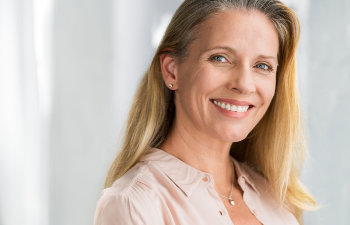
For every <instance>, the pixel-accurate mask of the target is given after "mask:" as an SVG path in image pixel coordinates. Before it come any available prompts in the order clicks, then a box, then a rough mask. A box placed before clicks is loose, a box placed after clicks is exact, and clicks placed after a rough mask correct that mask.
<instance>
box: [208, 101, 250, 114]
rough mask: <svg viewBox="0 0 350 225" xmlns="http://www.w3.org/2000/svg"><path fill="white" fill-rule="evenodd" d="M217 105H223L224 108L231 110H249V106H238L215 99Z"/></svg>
mask: <svg viewBox="0 0 350 225" xmlns="http://www.w3.org/2000/svg"><path fill="white" fill-rule="evenodd" d="M213 102H214V104H215V105H217V106H219V107H221V108H222V109H226V110H229V111H233V112H247V110H248V109H249V106H248V105H247V106H241V105H240V106H237V105H230V104H228V103H226V104H225V103H223V102H218V101H216V100H214V101H213Z"/></svg>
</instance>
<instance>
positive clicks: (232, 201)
mask: <svg viewBox="0 0 350 225" xmlns="http://www.w3.org/2000/svg"><path fill="white" fill-rule="evenodd" d="M232 191H233V183H232V186H231V191H230V195H229V196H225V195H222V194H219V195H220V196H221V197H223V198H226V199H227V200H228V202H229V203H230V204H231V205H232V206H234V205H235V201H234V200H233V199H232Z"/></svg>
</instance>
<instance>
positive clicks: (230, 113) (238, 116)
mask: <svg viewBox="0 0 350 225" xmlns="http://www.w3.org/2000/svg"><path fill="white" fill-rule="evenodd" d="M212 103H213V105H214V106H215V107H216V108H217V109H218V110H219V111H220V112H221V113H222V114H224V115H225V116H228V117H231V118H236V119H243V118H245V117H247V116H248V115H249V113H250V111H251V109H252V107H249V108H248V110H247V111H246V112H234V111H229V110H226V109H223V108H221V107H220V106H218V105H215V103H214V102H212Z"/></svg>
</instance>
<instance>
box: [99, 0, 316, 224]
mask: <svg viewBox="0 0 350 225" xmlns="http://www.w3.org/2000/svg"><path fill="white" fill-rule="evenodd" d="M298 39H299V24H298V20H297V17H296V16H295V14H294V12H293V11H292V10H291V9H290V8H288V7H287V6H285V5H284V4H282V3H281V2H279V1H275V0H255V1H252V0H185V1H184V2H183V4H182V5H181V6H180V7H179V9H178V10H177V12H176V13H175V15H174V17H173V19H172V21H171V22H170V24H169V26H168V29H167V31H166V33H165V35H164V38H163V40H162V42H161V44H160V46H159V48H158V51H157V52H156V54H155V57H154V59H153V61H152V64H151V66H150V68H149V70H148V72H147V73H146V75H145V76H144V78H143V80H142V82H141V85H140V86H139V88H138V90H137V93H136V96H135V99H134V102H133V105H132V108H131V111H130V115H129V119H128V124H127V130H126V136H125V140H124V144H123V147H122V149H121V151H120V153H119V155H118V156H117V158H116V159H115V161H114V162H113V164H112V166H111V168H110V170H109V172H108V176H107V179H106V183H105V187H106V189H105V190H104V191H103V193H102V196H101V198H100V200H99V202H98V206H97V210H96V214H95V225H111V224H152V225H154V224H167V225H168V224H169V225H170V224H191V225H194V224H235V225H245V224H249V225H254V224H264V225H281V224H284V225H286V224H287V225H289V224H290V225H295V224H302V211H303V210H305V209H312V208H314V207H315V202H314V200H313V198H312V197H311V196H310V195H309V194H308V193H307V192H306V191H305V189H304V188H303V186H302V184H301V182H300V180H299V172H300V168H301V164H302V161H303V156H304V154H305V147H304V143H303V138H302V137H303V136H302V129H301V125H300V115H299V103H298V97H297V91H296V81H295V51H296V47H297V43H298Z"/></svg>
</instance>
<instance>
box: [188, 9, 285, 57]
mask: <svg viewBox="0 0 350 225" xmlns="http://www.w3.org/2000/svg"><path fill="white" fill-rule="evenodd" d="M192 46H193V48H195V49H194V50H197V51H201V50H203V49H208V48H212V47H216V46H226V47H230V48H233V49H235V50H237V52H238V53H245V54H252V55H254V54H268V55H273V56H277V53H278V47H279V40H278V33H277V31H276V29H275V27H274V25H273V24H272V22H271V21H270V19H269V18H268V17H267V16H266V15H264V14H263V13H261V12H260V11H257V10H241V9H227V10H223V11H219V12H217V13H215V14H212V15H210V16H209V18H208V19H207V20H206V21H205V22H203V23H202V24H200V25H199V27H198V28H197V30H196V32H195V33H194V41H193V43H192Z"/></svg>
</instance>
